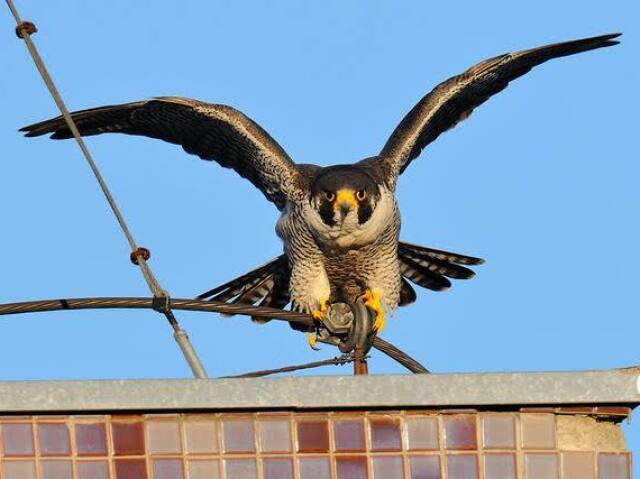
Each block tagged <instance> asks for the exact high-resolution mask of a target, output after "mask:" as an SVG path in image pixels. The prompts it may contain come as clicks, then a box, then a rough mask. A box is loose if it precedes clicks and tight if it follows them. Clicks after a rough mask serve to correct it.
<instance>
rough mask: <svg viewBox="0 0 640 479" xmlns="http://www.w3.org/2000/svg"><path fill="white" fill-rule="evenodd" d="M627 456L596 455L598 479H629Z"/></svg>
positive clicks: (629, 462)
mask: <svg viewBox="0 0 640 479" xmlns="http://www.w3.org/2000/svg"><path fill="white" fill-rule="evenodd" d="M630 466H631V461H630V460H629V454H605V453H601V454H598V479H631V472H630Z"/></svg>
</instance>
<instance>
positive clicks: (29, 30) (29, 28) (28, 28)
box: [16, 22, 38, 38]
mask: <svg viewBox="0 0 640 479" xmlns="http://www.w3.org/2000/svg"><path fill="white" fill-rule="evenodd" d="M37 31H38V29H37V28H36V26H35V24H34V23H31V22H22V23H20V24H18V26H17V27H16V36H17V37H18V38H24V34H25V33H26V34H27V35H32V34H33V33H36V32H37Z"/></svg>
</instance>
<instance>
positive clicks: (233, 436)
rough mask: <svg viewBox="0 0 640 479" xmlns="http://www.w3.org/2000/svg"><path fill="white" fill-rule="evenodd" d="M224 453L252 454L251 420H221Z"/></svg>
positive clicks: (254, 447)
mask: <svg viewBox="0 0 640 479" xmlns="http://www.w3.org/2000/svg"><path fill="white" fill-rule="evenodd" d="M222 431H223V434H224V451H225V452H254V451H255V450H256V446H255V444H254V429H253V418H252V417H251V416H248V417H237V418H236V417H234V418H224V419H223V420H222Z"/></svg>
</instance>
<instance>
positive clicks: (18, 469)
mask: <svg viewBox="0 0 640 479" xmlns="http://www.w3.org/2000/svg"><path fill="white" fill-rule="evenodd" d="M2 479H36V464H35V462H34V461H4V463H3V464H2Z"/></svg>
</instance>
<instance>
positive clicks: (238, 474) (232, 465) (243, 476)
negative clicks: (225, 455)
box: [224, 459, 258, 479]
mask: <svg viewBox="0 0 640 479" xmlns="http://www.w3.org/2000/svg"><path fill="white" fill-rule="evenodd" d="M224 462H225V469H226V471H227V476H226V477H227V479H257V478H258V468H257V467H256V461H255V460H253V459H227V460H226V461H224Z"/></svg>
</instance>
